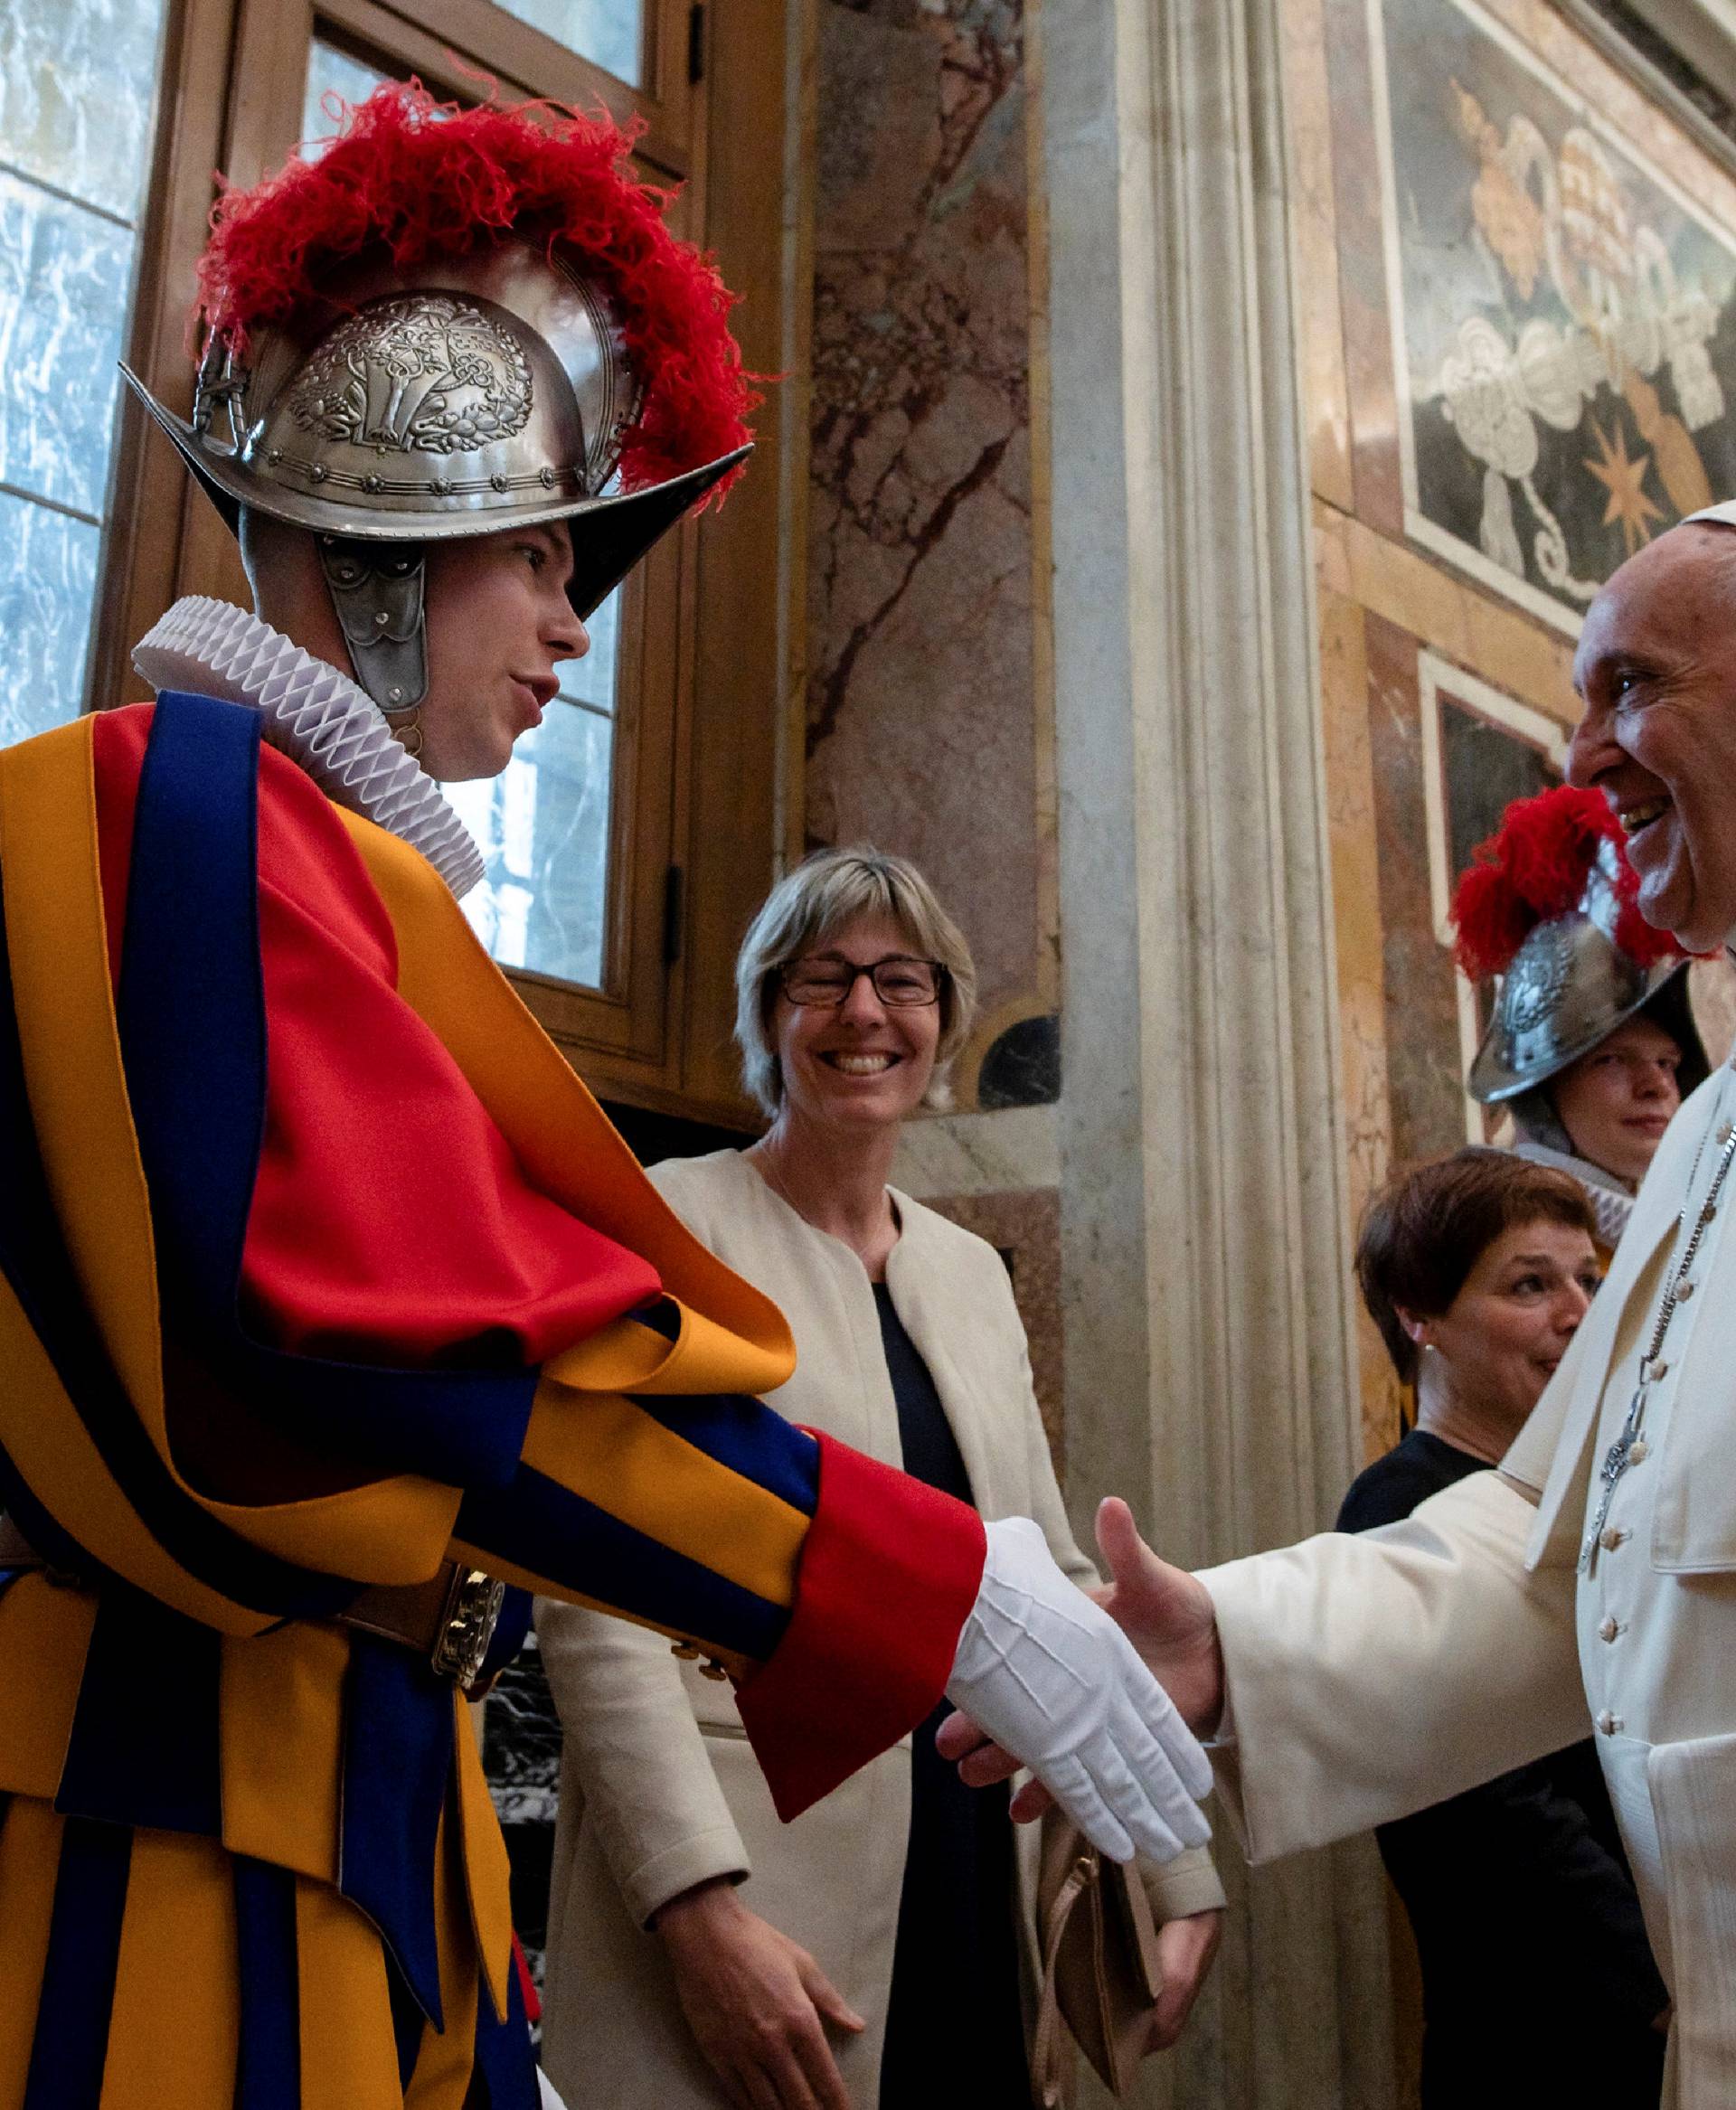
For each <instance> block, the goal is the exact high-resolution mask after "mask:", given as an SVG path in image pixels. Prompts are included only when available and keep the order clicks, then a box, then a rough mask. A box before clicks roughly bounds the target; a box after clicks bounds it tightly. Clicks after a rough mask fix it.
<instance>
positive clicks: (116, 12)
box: [0, 0, 163, 221]
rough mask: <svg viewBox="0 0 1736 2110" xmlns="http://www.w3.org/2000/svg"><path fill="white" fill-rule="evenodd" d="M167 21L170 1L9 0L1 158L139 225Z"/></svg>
mask: <svg viewBox="0 0 1736 2110" xmlns="http://www.w3.org/2000/svg"><path fill="white" fill-rule="evenodd" d="M162 24H163V0H4V5H0V159H4V160H5V161H6V162H7V163H9V164H10V165H11V166H12V167H13V168H14V169H15V170H17V171H18V172H19V173H20V174H24V175H27V176H33V177H34V178H35V179H36V180H37V181H38V182H41V183H44V184H52V185H53V186H54V187H55V188H57V189H59V190H61V191H66V192H69V193H71V195H72V196H73V197H75V198H78V199H80V200H82V201H83V203H86V204H88V205H94V206H96V207H98V208H99V210H100V211H102V212H109V213H112V214H114V215H115V217H116V218H117V219H119V220H123V221H133V220H136V219H137V217H138V212H139V208H140V206H141V205H142V204H143V203H144V200H145V183H146V176H147V175H148V174H149V165H150V144H151V118H152V104H153V101H154V99H155V98H156V51H157V38H158V34H159V33H160V31H161V29H162Z"/></svg>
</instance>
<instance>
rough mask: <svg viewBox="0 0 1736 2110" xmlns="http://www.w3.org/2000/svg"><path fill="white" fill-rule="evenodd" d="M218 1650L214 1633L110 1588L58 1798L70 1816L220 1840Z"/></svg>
mask: <svg viewBox="0 0 1736 2110" xmlns="http://www.w3.org/2000/svg"><path fill="white" fill-rule="evenodd" d="M220 1646H221V1644H220V1641H219V1637H218V1634H217V1631H216V1629H215V1628H214V1627H211V1626H201V1625H198V1624H197V1623H196V1622H195V1621H193V1620H192V1619H187V1618H184V1617H183V1616H182V1615H181V1614H180V1613H179V1612H172V1611H170V1610H169V1608H168V1607H167V1606H165V1605H159V1604H157V1603H156V1601H155V1600H154V1599H153V1598H150V1597H145V1596H142V1595H141V1594H140V1593H139V1592H138V1591H137V1590H132V1589H128V1588H127V1587H126V1586H125V1585H124V1584H120V1583H110V1584H109V1585H107V1586H106V1587H105V1588H104V1590H103V1592H102V1596H101V1597H100V1599H99V1602H98V1606H97V1617H96V1624H95V1625H94V1626H93V1627H92V1628H91V1630H90V1649H89V1650H88V1652H87V1653H86V1655H85V1659H84V1675H83V1677H82V1678H81V1679H80V1683H79V1700H78V1706H77V1709H76V1710H75V1711H74V1713H73V1717H72V1734H71V1738H69V1739H68V1742H67V1747H66V1758H65V1762H64V1764H63V1765H62V1766H61V1781H60V1786H59V1789H58V1790H57V1792H56V1794H55V1797H54V1807H55V1808H56V1809H57V1810H59V1811H60V1812H61V1814H62V1815H64V1816H80V1817H98V1818H103V1819H106V1820H108V1821H109V1823H121V1824H146V1825H149V1826H150V1827H151V1828H152V1829H153V1830H155V1831H158V1832H202V1833H203V1834H204V1836H205V1837H207V1838H212V1839H214V1838H216V1837H218V1836H219V1835H220V1834H221V1833H222V1828H223V1827H222V1801H221V1796H220V1792H219V1780H220V1776H221V1760H220V1757H219V1752H218V1729H217V1677H218V1659H219V1651H220Z"/></svg>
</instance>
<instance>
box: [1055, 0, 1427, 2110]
mask: <svg viewBox="0 0 1736 2110" xmlns="http://www.w3.org/2000/svg"><path fill="white" fill-rule="evenodd" d="M1281 5H1282V0H1045V5H1043V12H1042V20H1041V45H1042V49H1041V55H1040V71H1041V75H1042V82H1043V87H1042V92H1043V122H1044V132H1045V156H1046V167H1047V175H1048V203H1049V212H1050V218H1051V229H1052V233H1051V257H1052V284H1051V289H1050V290H1051V303H1050V311H1051V315H1052V373H1053V412H1052V416H1053V427H1052V433H1053V461H1054V516H1053V517H1054V554H1055V597H1054V598H1055V638H1056V655H1055V656H1056V669H1057V684H1058V686H1057V697H1056V721H1057V724H1056V730H1057V750H1058V766H1059V775H1060V784H1059V789H1060V800H1061V808H1060V811H1061V824H1060V859H1061V956H1062V963H1063V967H1062V973H1063V995H1062V1004H1061V1013H1062V1019H1063V1029H1062V1030H1063V1036H1064V1041H1063V1057H1062V1064H1061V1070H1062V1077H1063V1079H1064V1085H1063V1092H1062V1098H1061V1108H1060V1143H1061V1220H1062V1228H1061V1235H1062V1269H1063V1296H1064V1300H1065V1328H1066V1341H1067V1357H1066V1362H1067V1369H1066V1436H1067V1466H1068V1474H1067V1480H1068V1489H1069V1494H1070V1499H1071V1502H1072V1503H1073V1505H1074V1510H1075V1517H1076V1521H1078V1522H1079V1523H1080V1525H1081V1526H1082V1527H1083V1528H1084V1529H1083V1531H1082V1533H1081V1535H1082V1536H1085V1537H1086V1540H1087V1542H1088V1543H1089V1535H1088V1534H1089V1523H1090V1512H1091V1509H1092V1507H1093V1505H1094V1502H1095V1501H1096V1499H1097V1498H1098V1497H1099V1495H1101V1494H1102V1493H1106V1492H1108V1491H1110V1490H1117V1491H1119V1492H1121V1493H1126V1494H1127V1496H1128V1497H1129V1498H1130V1499H1131V1500H1132V1501H1133V1502H1134V1503H1135V1505H1136V1508H1137V1511H1138V1512H1139V1513H1140V1515H1141V1518H1142V1520H1143V1521H1144V1522H1145V1523H1146V1526H1147V1528H1148V1530H1149V1531H1150V1533H1151V1535H1152V1536H1153V1538H1154V1539H1155V1540H1156V1543H1157V1544H1158V1545H1159V1546H1160V1547H1161V1548H1162V1549H1163V1550H1165V1552H1167V1553H1168V1554H1169V1555H1170V1556H1171V1557H1173V1558H1175V1559H1182V1560H1185V1561H1187V1562H1189V1563H1190V1564H1199V1563H1203V1562H1207V1561H1211V1560H1215V1559H1222V1558H1225V1557H1227V1556H1230V1555H1232V1554H1236V1553H1241V1552H1247V1551H1250V1550H1254V1549H1257V1548H1260V1547H1262V1546H1269V1545H1274V1544H1278V1543H1282V1542H1284V1541H1286V1540H1290V1539H1293V1538H1296V1537H1298V1536H1301V1535H1303V1534H1304V1533H1306V1532H1307V1531H1312V1530H1316V1529H1318V1528H1320V1527H1321V1526H1323V1525H1325V1524H1328V1523H1330V1521H1331V1519H1332V1515H1333V1512H1334V1510H1335V1505H1336V1502H1337V1500H1338V1497H1339V1495H1340V1494H1341V1493H1343V1491H1344V1487H1345V1486H1346V1485H1347V1484H1348V1483H1349V1481H1350V1479H1351V1478H1352V1476H1353V1474H1354V1471H1355V1469H1356V1466H1357V1465H1358V1464H1359V1463H1360V1460H1359V1458H1358V1456H1357V1426H1358V1406H1357V1389H1356V1380H1355V1374H1354V1373H1355V1364H1354V1354H1353V1350H1352V1340H1351V1331H1350V1325H1349V1310H1348V1304H1347V1298H1346V1291H1345V1274H1346V1254H1347V1229H1346V1222H1345V1216H1346V1210H1345V1205H1344V1151H1343V1138H1342V1135H1341V1134H1340V1122H1339V1116H1338V1099H1337V1074H1338V1067H1337V1053H1336V1046H1335V1002H1334V975H1333V957H1332V924H1331V901H1330V892H1329V880H1328V871H1327V866H1326V834H1325V803H1324V795H1323V772H1322V758H1321V719H1320V710H1319V697H1318V682H1317V663H1316V640H1315V636H1314V617H1313V608H1314V595H1313V583H1312V573H1311V560H1310V549H1309V535H1308V513H1307V483H1306V474H1305V463H1304V454H1303V436H1302V431H1301V427H1300V419H1299V411H1298V402H1297V377H1296V349H1295V347H1296V328H1295V316H1294V308H1293V300H1292V256H1291V247H1290V237H1289V227H1288V206H1287V174H1286V165H1285V135H1284V115H1283V108H1282V92H1281V83H1280V79H1279V71H1278V33H1279V10H1280V7H1281ZM1222 1859H1223V1860H1224V1862H1225V1864H1226V1876H1227V1879H1230V1880H1231V1883H1232V1885H1233V1891H1234V1898H1235V1905H1234V1909H1233V1910H1232V1913H1231V1920H1230V1925H1229V1930H1228V1934H1227V1937H1226V1941H1225V1945H1224V1954H1223V1955H1222V1959H1221V1961H1220V1964H1219V1966H1218V1970H1217V1973H1216V1974H1215V1978H1214V1980H1213V1982H1212V1986H1211V1988H1210V1990H1209V1992H1208V1993H1207V1996H1206V1998H1205V2000H1204V2001H1203V2003H1202V2010H1201V2012H1200V2015H1199V2018H1198V2021H1197V2023H1196V2026H1195V2028H1194V2030H1193V2031H1192V2032H1191V2033H1190V2035H1189V2037H1188V2039H1186V2040H1185V2042H1184V2046H1183V2048H1182V2049H1180V2050H1179V2051H1178V2052H1177V2053H1176V2054H1175V2056H1174V2057H1173V2058H1169V2059H1166V2060H1154V2061H1151V2062H1149V2063H1148V2064H1147V2067H1146V2072H1145V2077H1144V2078H1143V2079H1142V2082H1141V2084H1140V2093H1139V2095H1138V2097H1137V2100H1138V2101H1139V2102H1140V2103H1141V2104H1144V2105H1151V2106H1156V2105H1169V2104H1177V2105H1180V2104H1185V2105H1187V2110H1208V2106H1222V2110H1279V2106H1282V2110H1305V2106H1306V2110H1363V2106H1364V2105H1365V2106H1367V2110H1375V2106H1376V2105H1379V2106H1380V2110H1389V2106H1390V2105H1392V2099H1393V2094H1392V2092H1393V2079H1392V2047H1391V2038H1392V2026H1391V2015H1390V1999H1389V1992H1388V1977H1387V1963H1386V1951H1385V1931H1384V1927H1385V1922H1384V1907H1383V1901H1382V1890H1381V1888H1380V1881H1379V1876H1378V1867H1377V1864H1376V1863H1375V1862H1374V1860H1373V1853H1372V1850H1371V1849H1370V1848H1369V1847H1368V1845H1367V1843H1366V1842H1360V1843H1357V1844H1354V1845H1352V1846H1350V1847H1347V1848H1344V1849H1342V1850H1339V1851H1335V1852H1334V1853H1332V1854H1329V1855H1320V1856H1315V1857H1310V1858H1307V1859H1305V1860H1297V1861H1292V1862H1290V1863H1288V1864H1285V1865H1283V1866H1280V1867H1278V1868H1275V1869H1270V1870H1258V1871H1255V1872H1253V1874H1252V1875H1251V1876H1250V1875H1249V1874H1248V1873H1247V1871H1245V1870H1243V1869H1242V1867H1241V1860H1240V1856H1239V1855H1238V1854H1237V1852H1236V1851H1235V1849H1234V1847H1233V1845H1232V1844H1231V1842H1230V1841H1229V1839H1228V1837H1227V1835H1226V1836H1225V1838H1224V1840H1223V1842H1222Z"/></svg>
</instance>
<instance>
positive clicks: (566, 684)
mask: <svg viewBox="0 0 1736 2110" xmlns="http://www.w3.org/2000/svg"><path fill="white" fill-rule="evenodd" d="M619 613H620V596H619V594H618V593H616V594H611V595H610V596H609V598H608V600H606V601H605V602H604V603H603V605H602V607H601V608H599V609H598V611H597V613H596V614H595V615H594V616H593V617H591V618H590V623H589V624H588V626H587V627H588V628H589V630H590V636H591V648H590V652H589V653H588V654H587V655H586V656H585V657H584V658H583V659H582V660H567V661H564V662H563V663H562V664H561V665H560V666H559V667H558V668H557V669H556V672H557V673H558V674H560V676H561V694H560V695H559V696H558V697H557V698H556V699H555V700H554V702H552V703H551V704H550V705H549V708H548V712H547V715H546V716H545V717H544V719H543V721H542V724H541V725H540V726H539V727H538V728H537V730H535V731H534V732H533V733H527V734H526V735H525V737H524V739H521V740H520V741H519V743H518V746H517V748H516V749H515V750H514V755H513V758H512V760H511V762H510V763H509V764H508V765H507V768H506V771H505V775H504V776H501V777H496V778H495V780H494V782H493V783H488V784H448V786H447V787H446V795H447V796H448V798H449V799H450V800H451V802H452V804H453V805H454V806H456V807H457V809H458V815H459V817H460V818H461V819H462V820H463V822H464V824H465V825H466V826H467V828H468V829H469V831H470V833H471V834H473V835H474V836H475V837H476V842H477V843H478V845H479V846H480V848H481V850H482V853H483V857H484V859H485V860H486V866H487V876H486V878H485V879H484V880H483V881H482V883H481V884H480V885H479V886H478V887H476V889H475V890H473V891H472V892H471V893H470V894H468V895H467V897H466V899H465V904H464V909H465V913H466V915H467V916H468V917H469V918H470V921H471V924H472V926H473V927H474V928H475V929H476V935H477V936H478V937H480V938H481V939H482V941H483V943H484V944H485V945H486V947H488V950H489V951H490V952H491V953H492V954H493V955H494V956H495V959H497V960H498V961H499V962H500V963H501V965H502V966H507V967H529V968H532V969H533V971H534V972H535V973H537V974H539V975H554V976H556V977H557V978H558V979H559V980H561V981H562V982H577V983H580V984H583V985H584V986H585V987H587V988H592V989H594V988H598V987H600V985H601V984H602V980H603V973H604V967H605V964H606V958H605V952H604V937H605V920H604V919H605V917H606V914H607V909H608V895H609V883H608V882H609V805H610V797H609V792H610V779H611V777H612V775H613V771H614V754H615V739H614V735H615V726H614V717H613V713H614V707H615V667H616V651H617V636H618V621H619ZM587 699H590V700H589V701H588V700H587Z"/></svg>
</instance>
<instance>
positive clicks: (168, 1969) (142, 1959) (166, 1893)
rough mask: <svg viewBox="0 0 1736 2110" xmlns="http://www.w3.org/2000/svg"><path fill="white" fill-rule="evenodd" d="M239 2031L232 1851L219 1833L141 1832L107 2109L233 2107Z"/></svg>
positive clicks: (105, 2092) (124, 1927)
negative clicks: (210, 1836)
mask: <svg viewBox="0 0 1736 2110" xmlns="http://www.w3.org/2000/svg"><path fill="white" fill-rule="evenodd" d="M190 2004H191V2006H192V2007H193V2010H194V2011H196V2013H197V2017H198V2020H197V2022H196V2024H194V2025H193V2026H192V2027H189V2015H188V2010H189V2006H190ZM240 2035H241V1987H240V1983H239V1975H238V1970H237V1964H236V1948H235V1878H234V1870H233V1868H232V1866H231V1862H230V1859H229V1856H228V1855H227V1854H226V1853H225V1852H224V1851H223V1849H222V1846H221V1845H220V1844H219V1843H218V1842H217V1841H216V1840H214V1839H202V1838H198V1837H196V1836H194V1835H193V1834H191V1833H189V1832H134V1834H133V1852H132V1865H131V1868H130V1869H129V1870H128V1873H127V1916H126V1918H125V1919H124V1920H123V1921H122V1923H121V1935H120V1957H119V1963H118V1968H117V1971H116V1973H115V2004H114V2009H113V2012H112V2019H111V2020H110V2021H109V2057H108V2060H107V2062H106V2064H105V2065H104V2068H103V2074H102V2110H168V2105H174V2110H234V2103H235V2056H236V2046H237V2044H238V2042H239V2039H240Z"/></svg>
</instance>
